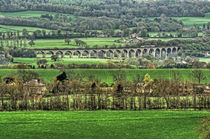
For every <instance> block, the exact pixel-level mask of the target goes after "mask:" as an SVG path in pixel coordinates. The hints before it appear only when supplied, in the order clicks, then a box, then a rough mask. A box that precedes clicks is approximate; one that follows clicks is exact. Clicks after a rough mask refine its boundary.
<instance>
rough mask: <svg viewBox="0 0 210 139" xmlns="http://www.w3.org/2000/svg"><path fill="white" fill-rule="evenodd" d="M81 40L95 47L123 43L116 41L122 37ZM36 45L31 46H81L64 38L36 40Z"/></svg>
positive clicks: (35, 47) (51, 47) (39, 47)
mask: <svg viewBox="0 0 210 139" xmlns="http://www.w3.org/2000/svg"><path fill="white" fill-rule="evenodd" d="M79 39H80V40H82V41H84V42H86V43H87V45H88V46H90V47H93V46H95V45H98V46H99V47H100V46H105V45H107V46H111V45H114V44H115V45H116V46H118V45H122V44H123V43H117V42H115V41H117V40H120V39H121V38H79ZM34 43H35V45H33V46H32V47H29V48H31V49H53V48H60V49H62V48H81V46H77V45H76V44H75V42H74V39H71V43H70V44H69V45H68V44H67V43H65V41H64V39H44V40H41V39H40V40H35V41H34Z"/></svg>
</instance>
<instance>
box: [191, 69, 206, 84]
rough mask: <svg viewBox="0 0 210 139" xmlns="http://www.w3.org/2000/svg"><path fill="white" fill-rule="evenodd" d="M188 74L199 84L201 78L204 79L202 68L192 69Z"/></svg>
mask: <svg viewBox="0 0 210 139" xmlns="http://www.w3.org/2000/svg"><path fill="white" fill-rule="evenodd" d="M190 75H191V76H192V77H193V78H194V79H195V80H197V81H198V83H199V84H200V83H201V81H202V80H205V79H206V76H205V74H204V73H203V71H202V70H192V72H191V73H190Z"/></svg>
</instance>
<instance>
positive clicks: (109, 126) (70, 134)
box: [0, 111, 210, 139]
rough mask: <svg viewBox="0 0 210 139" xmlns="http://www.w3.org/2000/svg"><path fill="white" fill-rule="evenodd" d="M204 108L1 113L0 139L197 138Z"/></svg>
mask: <svg viewBox="0 0 210 139" xmlns="http://www.w3.org/2000/svg"><path fill="white" fill-rule="evenodd" d="M207 115H210V112H207V111H68V112H45V111H42V112H41V111H36V112H2V113H0V122H1V126H0V132H1V138H7V139H10V138H11V139H13V138H14V137H15V138H16V139H28V138H44V139H48V138H49V139H58V138H63V139H67V138H97V139H98V138H115V139H122V138H132V139H134V138H138V139H154V138H155V139H166V138H170V139H178V138H179V139H197V138H198V135H197V133H196V130H195V128H196V127H198V126H199V123H198V120H199V119H200V118H202V117H204V116H207Z"/></svg>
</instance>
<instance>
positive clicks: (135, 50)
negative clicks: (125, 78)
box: [34, 46, 180, 59]
mask: <svg viewBox="0 0 210 139" xmlns="http://www.w3.org/2000/svg"><path fill="white" fill-rule="evenodd" d="M179 50H180V47H177V46H168V47H154V46H141V47H129V48H127V47H120V48H88V49H85V48H77V49H34V51H35V53H36V54H42V57H43V58H45V57H46V55H47V54H51V55H56V54H57V55H60V56H61V58H64V57H65V56H67V55H68V57H69V58H73V57H78V58H82V57H86V58H91V57H94V58H111V59H114V58H115V57H117V58H118V59H122V58H124V59H126V58H140V57H143V56H146V55H151V56H153V57H157V58H167V57H168V56H169V55H174V54H176V53H177V52H178V51H179Z"/></svg>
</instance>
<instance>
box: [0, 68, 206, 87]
mask: <svg viewBox="0 0 210 139" xmlns="http://www.w3.org/2000/svg"><path fill="white" fill-rule="evenodd" d="M191 70H192V69H153V70H151V69H150V70H149V69H122V71H124V72H125V73H124V74H125V75H126V78H127V80H133V79H135V78H136V76H137V75H141V76H144V75H145V74H147V73H149V74H150V76H151V78H153V79H154V78H165V79H166V78H167V79H171V78H172V74H171V73H172V71H178V72H180V73H181V75H182V78H181V79H180V80H182V81H184V80H187V81H191V82H195V80H194V79H192V78H191V77H190V76H189V74H190V72H191ZM16 71H17V70H16V69H0V76H1V77H4V76H6V75H9V74H10V73H12V72H16ZM33 71H35V72H38V73H39V75H40V77H41V78H43V79H44V80H45V81H47V82H50V81H52V79H55V78H56V76H58V75H59V74H60V73H61V72H60V71H59V70H55V69H36V70H33ZM74 71H75V72H81V73H82V74H84V76H86V78H84V80H86V79H87V77H88V76H89V75H95V76H96V77H97V78H98V79H99V80H100V81H101V82H106V83H108V84H112V83H113V77H112V75H113V74H114V73H117V72H119V69H74ZM202 71H203V72H204V74H205V75H206V77H207V78H206V79H205V80H204V81H202V83H210V78H209V77H210V70H209V69H203V70H202Z"/></svg>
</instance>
